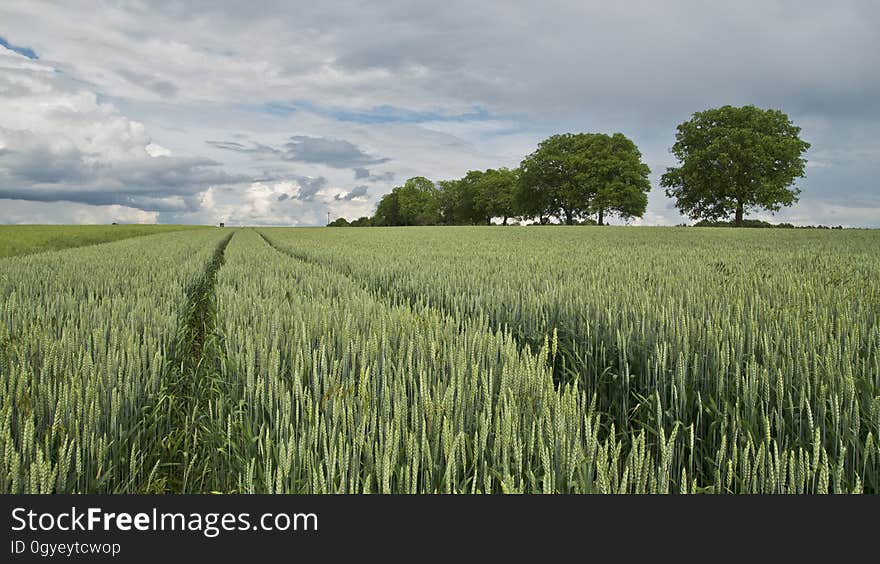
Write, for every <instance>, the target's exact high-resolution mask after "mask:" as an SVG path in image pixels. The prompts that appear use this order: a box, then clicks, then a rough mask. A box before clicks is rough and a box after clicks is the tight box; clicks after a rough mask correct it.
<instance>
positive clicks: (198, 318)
mask: <svg viewBox="0 0 880 564" xmlns="http://www.w3.org/2000/svg"><path fill="white" fill-rule="evenodd" d="M234 235H235V232H233V233H230V234H229V235H228V236H226V237H225V238H224V239H223V240H222V241H220V243H219V244H218V245H217V248H216V249H215V251H214V255H213V257H212V258H211V260H210V261H209V262H208V265H207V267H206V268H205V271H204V272H203V273H202V275H201V276H200V277H199V278H198V279H197V280H196V281H195V282H194V283H193V284H192V285H191V286H190V288H189V290H188V291H187V301H186V305H185V306H184V309H183V312H184V313H183V315H182V316H181V323H180V326H179V328H178V332H177V337H176V343H175V347H174V354H173V356H172V358H171V362H170V366H169V369H168V370H167V372H166V374H165V377H164V381H163V382H162V388H161V389H160V391H159V394H158V398H157V401H156V403H155V404H154V405H153V406H152V409H151V413H149V415H148V420H149V421H152V422H153V424H154V425H157V427H158V428H157V429H156V430H155V435H156V436H157V441H156V444H155V445H154V451H153V452H152V453H151V455H152V456H151V460H150V462H151V466H152V467H153V472H152V473H151V476H150V479H149V481H148V483H147V485H146V489H147V491H148V492H150V493H203V492H206V491H211V490H212V489H214V488H211V487H210V486H211V484H210V483H209V482H210V480H209V478H208V476H210V475H211V470H212V467H211V464H210V462H211V457H212V454H213V453H216V452H217V448H216V447H217V446H218V444H217V440H216V438H217V437H216V436H215V435H214V433H213V432H212V431H213V429H212V427H211V419H210V415H211V404H212V401H213V400H214V399H215V398H216V397H218V394H222V389H221V388H220V387H219V386H218V383H219V381H218V379H217V378H215V372H216V370H215V369H214V368H215V366H216V362H217V355H219V354H220V348H219V347H220V344H219V343H218V338H217V334H216V322H217V309H216V300H215V293H214V291H215V286H216V282H217V273H218V272H219V270H220V268H221V267H222V266H223V263H224V260H225V258H224V255H225V251H226V247H227V246H228V245H229V242H230V241H231V240H232V237H233V236H234Z"/></svg>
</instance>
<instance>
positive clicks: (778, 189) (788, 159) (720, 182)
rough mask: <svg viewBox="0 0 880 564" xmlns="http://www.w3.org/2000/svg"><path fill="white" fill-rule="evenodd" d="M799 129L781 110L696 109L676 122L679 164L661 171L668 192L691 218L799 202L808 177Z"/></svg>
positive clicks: (674, 150)
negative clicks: (798, 185)
mask: <svg viewBox="0 0 880 564" xmlns="http://www.w3.org/2000/svg"><path fill="white" fill-rule="evenodd" d="M799 133H800V128H799V127H797V126H795V125H794V124H792V123H791V121H790V120H789V118H788V116H787V115H785V114H784V113H783V112H781V111H779V110H762V109H760V108H756V107H755V106H743V107H733V106H723V107H721V108H717V109H711V110H706V111H703V112H697V113H695V114H694V115H693V117H692V118H691V119H690V120H688V121H686V122H684V123H682V124H680V125H679V126H678V133H676V136H675V139H676V141H675V144H674V145H673V146H672V153H673V154H674V155H675V157H676V158H677V159H678V161H679V162H680V163H681V164H680V166H678V167H671V168H669V169H667V172H666V173H665V174H664V175H663V177H662V180H661V185H662V186H664V187H666V189H667V190H666V195H667V196H669V197H670V198H675V199H676V206H677V207H678V209H679V210H680V211H681V212H682V213H684V214H687V215H688V216H690V217H691V218H692V219H708V220H719V219H722V218H727V217H730V216H731V215H734V216H735V219H734V220H735V222H736V224H737V225H738V226H739V225H741V224H742V220H743V217H744V216H745V214H746V213H748V212H749V211H751V210H760V209H764V210H770V211H778V210H779V209H780V208H781V207H782V206H790V205H792V204H793V203H795V202H796V201H797V197H798V194H799V193H800V190H799V189H797V188H795V187H793V184H794V182H795V180H796V179H797V178H801V177H803V176H804V166H805V165H806V160H805V159H804V158H803V157H802V155H803V153H804V152H805V151H806V150H807V149H808V148H809V147H810V144H809V143H807V142H805V141H802V140H801V139H800V137H799V136H798V134H799Z"/></svg>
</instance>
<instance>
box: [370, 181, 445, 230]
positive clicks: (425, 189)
mask: <svg viewBox="0 0 880 564" xmlns="http://www.w3.org/2000/svg"><path fill="white" fill-rule="evenodd" d="M439 221H440V199H439V194H438V190H437V187H436V186H435V185H434V183H433V182H431V181H430V180H428V179H427V178H424V177H422V176H416V177H413V178H410V179H409V180H407V181H406V183H404V185H403V186H398V187H396V188H394V190H392V191H391V193H390V194H386V195H385V196H383V197H382V199H381V200H380V201H379V206H378V207H377V209H376V215H375V217H374V219H373V221H372V223H373V224H375V225H385V226H390V225H436V224H437V223H439Z"/></svg>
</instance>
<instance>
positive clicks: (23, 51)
mask: <svg viewBox="0 0 880 564" xmlns="http://www.w3.org/2000/svg"><path fill="white" fill-rule="evenodd" d="M0 45H2V46H3V47H6V48H7V49H9V50H10V51H15V52H16V53H18V54H19V55H24V56H25V57H27V58H28V59H34V60H36V59H39V57H37V54H36V53H35V52H34V50H33V49H31V48H30V47H19V46H18V45H13V44H12V43H10V42H8V41H6V38H4V37H3V36H0Z"/></svg>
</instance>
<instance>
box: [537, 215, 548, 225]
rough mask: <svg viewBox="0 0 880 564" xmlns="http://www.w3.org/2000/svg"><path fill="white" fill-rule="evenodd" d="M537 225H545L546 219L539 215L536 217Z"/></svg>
mask: <svg viewBox="0 0 880 564" xmlns="http://www.w3.org/2000/svg"><path fill="white" fill-rule="evenodd" d="M538 223H540V224H541V225H547V218H546V217H544V216H543V215H539V216H538Z"/></svg>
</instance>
